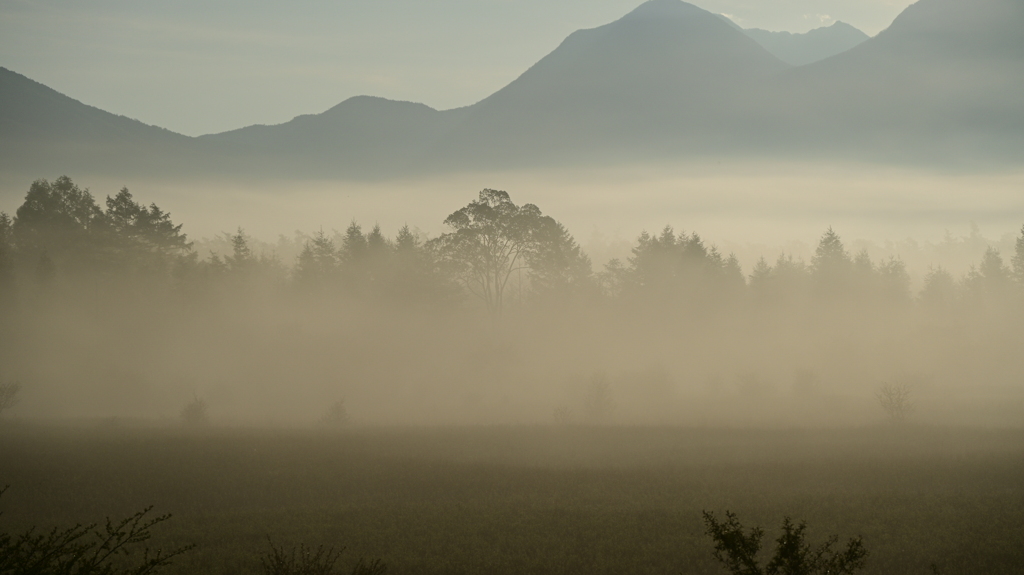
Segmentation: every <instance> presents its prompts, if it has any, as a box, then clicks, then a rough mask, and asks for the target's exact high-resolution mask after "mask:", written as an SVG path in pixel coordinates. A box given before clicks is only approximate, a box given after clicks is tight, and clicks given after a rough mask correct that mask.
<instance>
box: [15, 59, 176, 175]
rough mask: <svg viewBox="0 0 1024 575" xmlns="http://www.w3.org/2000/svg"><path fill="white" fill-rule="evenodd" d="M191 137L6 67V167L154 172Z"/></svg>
mask: <svg viewBox="0 0 1024 575" xmlns="http://www.w3.org/2000/svg"><path fill="white" fill-rule="evenodd" d="M189 143H190V138H188V137H187V136H182V135H181V134H176V133H174V132H171V131H169V130H165V129H163V128H158V127H156V126H150V125H147V124H143V123H142V122H139V121H137V120H133V119H131V118H126V117H124V116H117V115H114V114H111V113H109V112H104V111H103V110H100V109H99V108H94V107H92V106H87V105H85V104H83V103H81V102H79V101H78V100H74V99H71V98H69V97H67V96H65V95H63V94H61V93H59V92H57V91H56V90H53V89H51V88H48V87H46V86H44V85H43V84H40V83H38V82H35V81H33V80H30V79H29V78H26V77H25V76H22V75H21V74H18V73H16V72H13V71H11V70H8V69H7V68H0V157H2V159H0V168H2V169H4V170H5V171H6V170H13V169H19V170H34V171H35V172H36V173H37V174H39V176H43V175H47V174H49V175H50V176H51V177H55V176H56V175H60V174H61V173H64V172H66V171H73V170H85V169H90V168H92V167H94V166H95V165H98V164H103V165H105V166H109V167H110V168H111V169H118V170H140V169H141V170H150V169H153V168H156V167H157V166H158V165H159V164H161V163H162V162H163V158H166V157H169V156H179V155H181V154H183V153H185V152H186V149H187V147H188V145H189Z"/></svg>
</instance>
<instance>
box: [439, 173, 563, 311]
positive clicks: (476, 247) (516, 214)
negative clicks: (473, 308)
mask: <svg viewBox="0 0 1024 575" xmlns="http://www.w3.org/2000/svg"><path fill="white" fill-rule="evenodd" d="M444 223H445V225H446V226H448V227H449V228H451V230H452V231H450V232H448V233H445V234H442V235H441V236H439V237H437V238H434V239H433V240H430V242H429V246H428V247H429V249H430V250H431V251H432V252H433V253H434V254H436V257H437V260H438V263H439V264H440V265H441V266H442V267H443V268H444V269H445V270H446V271H447V272H448V273H450V274H452V276H453V277H454V278H455V279H456V280H457V281H458V282H459V283H460V284H461V285H462V286H463V287H464V288H465V289H466V290H467V291H468V292H470V293H471V294H473V295H474V296H476V297H477V298H479V299H480V300H481V301H483V302H484V304H485V305H486V306H487V309H488V311H490V312H491V314H492V315H495V316H496V315H498V314H499V313H500V312H501V309H502V307H503V305H504V301H505V292H506V288H507V286H508V284H509V280H510V279H511V278H512V276H513V274H514V273H515V272H517V271H518V270H525V269H529V266H528V261H527V260H528V257H529V255H530V254H531V252H534V251H536V249H537V242H538V240H539V236H540V235H542V232H541V228H542V227H543V226H544V225H550V224H547V223H546V221H545V220H544V216H543V215H542V214H541V211H540V208H538V207H537V206H535V205H533V204H525V205H523V206H517V205H515V204H514V203H512V200H511V198H510V197H509V195H508V192H504V191H500V190H491V189H485V190H482V191H481V192H480V195H479V197H478V198H477V199H476V200H474V201H472V202H470V203H469V205H467V206H466V207H464V208H462V209H460V210H458V211H456V212H454V213H453V214H451V215H450V216H448V217H447V218H446V219H445V221H444Z"/></svg>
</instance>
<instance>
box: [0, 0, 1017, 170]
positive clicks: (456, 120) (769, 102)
mask: <svg viewBox="0 0 1024 575" xmlns="http://www.w3.org/2000/svg"><path fill="white" fill-rule="evenodd" d="M837 26H838V28H837ZM828 29H836V30H839V31H843V30H846V28H845V25H839V24H836V25H833V26H831V27H829V28H826V29H820V30H828ZM1020 29H1024V3H1020V2H1017V1H1016V0H978V1H977V2H976V3H974V4H972V5H971V6H970V7H966V6H964V5H963V4H962V3H959V2H956V1H954V0H920V1H919V2H918V3H916V4H914V5H912V6H911V7H909V8H908V9H907V10H906V11H904V12H903V13H902V14H900V16H899V17H898V18H896V20H894V22H893V25H892V26H890V27H889V28H887V29H886V30H885V31H883V32H882V33H880V34H879V35H877V36H875V37H873V38H869V39H867V40H864V41H863V42H861V43H859V44H858V45H857V46H855V47H853V48H851V49H849V50H846V51H844V52H841V53H839V54H836V55H833V56H830V57H827V58H824V59H822V60H819V61H817V62H813V63H809V64H806V65H802V66H791V65H789V64H787V63H785V62H783V61H782V60H780V59H779V58H778V57H776V56H774V55H772V54H771V53H770V52H769V51H768V50H766V49H765V48H764V47H763V46H762V45H761V44H760V43H758V42H757V41H755V39H753V38H751V37H750V35H749V34H748V33H747V32H749V31H743V30H741V29H739V28H738V27H737V26H735V24H734V23H731V22H728V21H727V20H725V19H724V18H723V17H721V16H720V15H715V14H711V13H710V12H707V11H705V10H703V9H701V8H698V7H696V6H693V5H690V4H686V3H684V2H681V1H680V0H651V1H650V2H646V3H644V4H641V5H640V6H638V7H637V8H636V9H635V10H633V11H631V12H629V13H627V14H626V15H624V16H623V17H622V18H620V19H618V20H615V21H614V22H610V23H608V24H605V25H603V26H599V27H596V28H591V29H587V30H579V31H576V32H574V33H572V34H570V35H569V36H568V37H566V38H565V39H564V40H563V41H562V42H561V43H560V44H559V45H558V46H557V47H556V48H555V49H554V50H553V51H552V52H550V53H549V54H547V55H546V56H545V57H544V58H541V59H540V60H538V62H536V63H535V64H534V65H533V66H531V67H530V68H528V69H527V70H525V71H524V72H523V73H522V74H521V75H520V76H519V77H517V78H516V79H514V80H513V81H511V82H509V83H508V84H507V85H505V86H504V87H502V88H501V89H500V90H497V91H496V92H495V93H493V94H491V95H490V96H488V97H487V98H484V99H482V100H480V101H479V102H476V103H474V104H472V105H470V106H465V107H462V108H455V109H451V110H436V109H433V108H431V107H429V106H426V105H424V104H420V103H416V102H403V101H395V100H388V99H385V98H380V97H376V96H356V97H352V98H348V99H346V100H344V101H342V102H340V103H339V104H337V105H335V106H332V107H331V108H329V109H327V110H325V111H323V112H321V113H319V114H303V115H299V116H296V117H294V118H292V120H289V121H288V122H284V123H282V124H276V125H254V126H246V127H243V128H239V129H237V130H230V131H227V132H221V133H217V134H206V135H203V136H199V137H195V138H192V137H188V136H183V135H181V134H176V133H174V132H171V131H169V130H165V129H163V128H159V127H156V126H149V125H147V124H144V123H142V122H139V121H137V120H132V119H130V118H126V117H123V116H117V115H115V114H111V113H109V112H105V111H103V110H100V109H99V108H94V107H92V106H88V105H87V104H84V103H82V102H79V101H77V100H74V99H72V98H69V97H67V96H65V95H63V94H60V93H59V92H57V91H55V90H52V89H50V88H48V87H46V86H44V85H42V84H40V83H38V82H35V81H33V80H30V79H28V78H26V77H24V76H22V75H20V74H18V73H16V72H13V71H10V70H7V69H6V68H2V69H0V103H2V104H3V105H2V106H0V128H2V133H0V151H3V157H2V158H0V168H3V169H5V170H22V171H32V172H34V174H35V176H34V177H37V176H38V175H39V174H47V173H64V172H68V171H79V170H93V171H104V172H107V173H123V172H131V173H145V174H151V173H160V174H169V175H176V174H183V173H184V174H188V173H194V174H236V173H246V174H257V175H258V174H277V175H281V176H282V177H293V176H301V177H354V178H362V177H391V176H394V175H401V174H415V173H422V172H424V171H430V170H460V169H482V168H493V167H515V166H532V165H539V164H544V163H561V162H570V163H571V162H582V163H586V162H590V163H593V162H598V163H601V162H607V161H616V160H618V161H630V160H633V159H638V158H640V159H643V158H653V157H659V158H663V159H669V160H671V159H672V158H682V157H693V156H697V155H722V154H725V155H729V154H732V155H736V154H740V155H753V156H762V157H773V156H778V155H780V154H781V155H787V154H788V155H797V156H799V157H819V156H823V155H824V156H828V155H832V156H834V157H849V158H868V159H872V158H874V159H876V160H879V159H880V160H882V161H892V160H894V159H895V161H904V160H909V161H916V162H921V161H923V162H926V163H928V162H948V161H951V160H952V161H959V160H960V159H961V158H964V159H966V160H965V161H971V158H981V159H983V160H985V161H988V159H991V158H996V160H997V161H1009V162H1019V161H1020V160H1021V159H1022V158H1020V157H1019V154H1014V152H1013V150H1014V149H1019V145H1018V144H1019V143H1020V142H1021V141H1024V105H1022V104H1021V102H1020V101H1018V100H1020V98H1018V97H1017V96H1016V95H1017V94H1020V93H1021V92H1024V39H1022V37H1021V35H1020V34H1017V33H1016V32H1017V31H1018V30H1020ZM847 31H849V30H847Z"/></svg>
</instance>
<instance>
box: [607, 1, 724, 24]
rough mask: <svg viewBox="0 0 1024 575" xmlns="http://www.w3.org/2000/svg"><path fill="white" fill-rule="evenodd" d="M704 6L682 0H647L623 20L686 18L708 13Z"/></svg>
mask: <svg viewBox="0 0 1024 575" xmlns="http://www.w3.org/2000/svg"><path fill="white" fill-rule="evenodd" d="M708 13H709V12H707V11H706V10H704V9H703V8H698V7H697V6H694V5H693V4H689V3H686V2H683V1H682V0H647V2H644V3H643V4H641V5H639V6H637V7H636V8H634V9H633V11H632V12H630V13H628V14H626V15H625V16H623V17H622V18H621V20H626V21H628V20H645V19H649V18H685V17H690V16H695V15H698V14H708Z"/></svg>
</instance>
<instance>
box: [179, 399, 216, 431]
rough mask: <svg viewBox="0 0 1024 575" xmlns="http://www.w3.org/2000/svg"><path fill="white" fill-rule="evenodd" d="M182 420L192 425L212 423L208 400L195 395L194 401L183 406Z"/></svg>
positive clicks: (199, 425) (198, 425)
mask: <svg viewBox="0 0 1024 575" xmlns="http://www.w3.org/2000/svg"><path fill="white" fill-rule="evenodd" d="M181 422H182V423H184V424H185V425H188V426H190V427H202V426H205V425H206V424H208V423H210V416H209V414H208V413H207V409H206V401H204V400H202V399H199V396H194V397H193V398H192V401H190V402H188V403H186V404H185V407H183V408H181Z"/></svg>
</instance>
